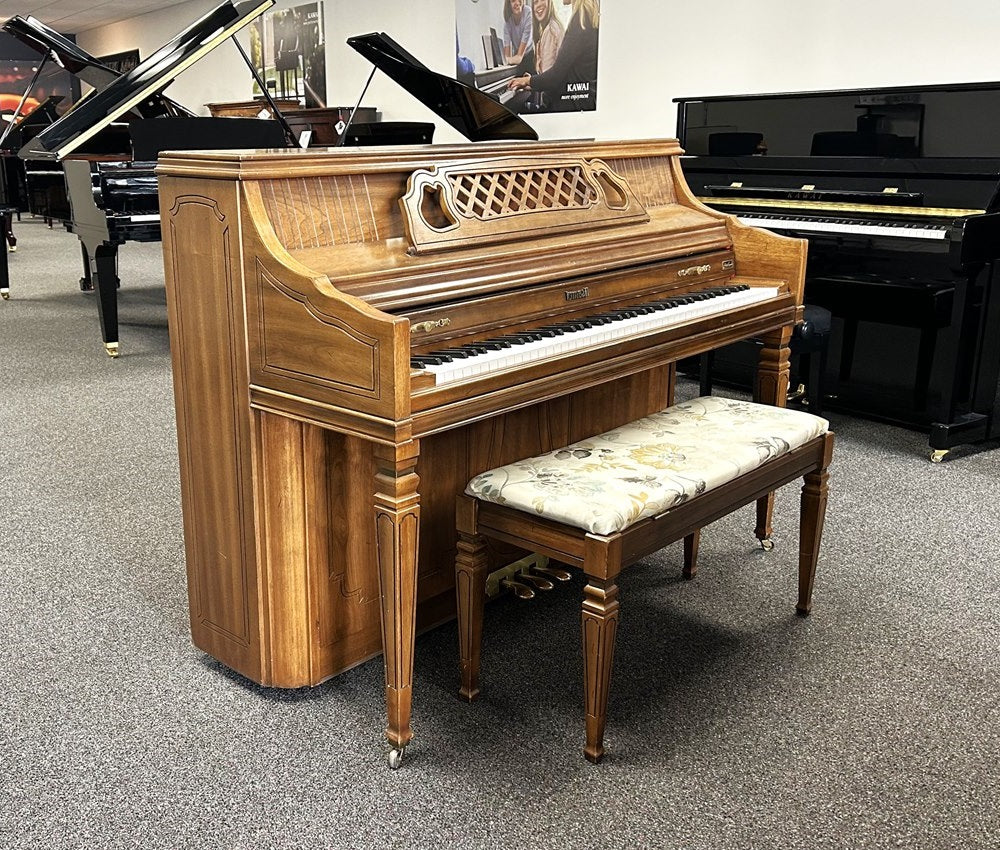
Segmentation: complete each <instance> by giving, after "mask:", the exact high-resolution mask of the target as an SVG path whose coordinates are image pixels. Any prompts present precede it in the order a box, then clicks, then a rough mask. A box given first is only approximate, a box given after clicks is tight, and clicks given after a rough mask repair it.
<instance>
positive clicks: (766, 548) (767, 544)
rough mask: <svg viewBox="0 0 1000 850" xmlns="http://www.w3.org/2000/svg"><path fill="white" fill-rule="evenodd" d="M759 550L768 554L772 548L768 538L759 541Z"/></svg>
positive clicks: (772, 542) (772, 544) (771, 542)
mask: <svg viewBox="0 0 1000 850" xmlns="http://www.w3.org/2000/svg"><path fill="white" fill-rule="evenodd" d="M760 548H761V549H763V550H764V551H765V552H770V551H771V550H772V549H773V548H774V541H773V540H772V539H771V538H770V537H765V538H764V539H763V540H761V541H760Z"/></svg>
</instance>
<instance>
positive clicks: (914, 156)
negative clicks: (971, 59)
mask: <svg viewBox="0 0 1000 850" xmlns="http://www.w3.org/2000/svg"><path fill="white" fill-rule="evenodd" d="M676 102H677V103H678V113H677V134H678V138H679V139H680V140H681V144H682V146H683V147H684V148H685V150H686V152H687V154H688V156H687V157H685V159H684V172H685V175H686V176H687V179H688V182H689V184H690V185H691V187H692V189H693V190H694V191H695V193H696V194H697V195H699V196H700V198H701V200H703V201H704V202H705V203H707V204H709V205H711V206H712V207H715V208H716V209H720V210H723V211H725V212H728V213H732V214H735V215H737V216H738V217H739V218H740V220H741V221H743V222H745V223H747V224H752V225H755V226H758V227H767V228H770V229H772V230H775V231H777V232H779V233H786V234H793V235H797V236H803V237H806V238H808V240H809V246H810V247H809V264H808V274H807V279H806V290H805V299H806V302H807V303H809V304H816V305H819V306H822V307H826V308H828V309H829V310H830V311H831V313H832V314H833V316H834V328H833V335H832V339H831V350H830V358H829V363H830V367H829V369H828V374H826V375H825V376H824V386H825V388H826V392H828V393H829V397H828V399H827V400H826V401H825V403H828V404H829V406H830V407H831V408H833V409H840V410H843V411H845V412H850V413H856V414H859V415H863V416H868V417H871V418H877V419H882V420H885V421H890V422H894V423H897V424H901V425H904V426H907V427H912V428H918V429H921V430H926V431H928V432H929V434H930V447H931V449H932V450H933V452H932V459H934V460H940V459H941V458H943V457H944V454H945V453H946V452H947V451H948V450H950V449H951V448H953V447H954V446H957V445H960V444H966V443H975V442H979V441H983V440H989V439H994V438H997V437H1000V422H998V413H1000V411H998V408H1000V388H998V382H1000V377H998V372H1000V342H998V341H997V339H996V334H995V332H994V333H992V334H991V332H990V329H991V328H992V329H995V328H997V327H1000V295H998V291H997V290H998V287H997V285H996V279H995V275H996V268H995V266H996V260H997V258H998V256H1000V213H998V211H997V210H998V197H997V191H998V185H997V182H998V174H1000V126H997V125H1000V83H970V84H962V85H935V86H922V87H900V88H888V89H857V90H842V91H826V92H805V93H789V94H769V95H744V96H733V97H699V98H678V99H677V100H676ZM748 354H749V352H741V351H739V350H732V351H730V352H729V353H728V359H727V358H725V357H723V358H720V359H719V360H717V370H718V371H717V374H716V378H721V379H726V378H730V379H733V380H737V381H741V380H745V364H746V363H748V362H749V360H748Z"/></svg>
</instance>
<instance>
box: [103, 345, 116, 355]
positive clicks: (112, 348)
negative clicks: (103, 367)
mask: <svg viewBox="0 0 1000 850" xmlns="http://www.w3.org/2000/svg"><path fill="white" fill-rule="evenodd" d="M104 350H105V351H106V352H108V357H117V356H118V343H117V342H106V343H104Z"/></svg>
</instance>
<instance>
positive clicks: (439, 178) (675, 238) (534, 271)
mask: <svg viewBox="0 0 1000 850" xmlns="http://www.w3.org/2000/svg"><path fill="white" fill-rule="evenodd" d="M680 153H681V150H680V148H679V147H678V145H677V143H676V142H675V141H673V140H665V141H635V142H546V143H539V142H495V143H489V142H487V143H482V144H477V145H450V146H448V145H440V146H416V147H387V148H354V149H348V148H340V149H329V150H324V151H312V150H299V151H257V152H247V151H242V152H241V151H228V152H226V151H214V152H194V151H187V152H172V153H165V154H162V155H161V157H160V161H159V165H158V167H157V174H158V180H159V192H160V211H161V214H162V216H163V219H162V221H163V250H164V263H165V268H166V285H167V297H168V311H169V323H170V343H171V355H172V362H173V378H174V390H175V397H176V407H177V430H178V441H179V451H180V470H181V488H182V500H183V512H184V533H185V546H186V557H187V569H188V589H189V595H190V615H191V629H192V634H193V638H194V642H195V644H196V645H197V646H198V647H200V648H201V649H202V650H204V651H205V652H207V653H209V654H210V655H212V656H214V657H215V658H217V659H219V660H220V661H222V662H223V663H224V664H226V665H228V666H229V667H231V668H232V669H234V670H237V671H239V672H240V673H242V674H243V675H245V676H247V677H248V678H250V679H252V680H254V681H256V682H259V683H261V684H264V685H269V686H275V687H281V688H295V687H301V686H305V685H314V684H317V683H319V682H322V681H323V680H325V679H327V678H329V677H331V676H333V675H335V674H336V673H338V672H340V671H342V670H345V669H347V668H349V667H351V666H353V665H356V664H358V663H360V662H362V661H364V660H365V659H367V658H370V657H372V656H374V655H377V654H378V653H379V652H383V653H384V658H385V673H386V701H387V711H388V718H389V721H388V728H387V737H388V739H389V741H390V743H391V745H392V747H393V748H394V754H396V755H397V756H398V755H399V754H400V752H401V750H402V748H403V747H404V746H405V745H406V743H407V741H408V740H409V739H410V737H411V730H410V701H411V685H412V675H413V648H414V634H415V630H417V629H419V628H422V627H424V626H429V625H432V624H434V623H436V622H440V621H442V620H444V619H446V618H448V617H450V616H452V614H453V610H454V609H453V605H454V602H453V599H454V591H453V581H454V579H453V569H452V563H453V558H454V555H455V546H456V543H455V531H454V505H455V496H456V494H457V493H458V492H459V491H460V490H462V489H463V488H464V486H465V483H466V482H467V480H468V479H469V478H470V477H471V476H472V475H474V474H476V473H478V472H481V471H483V470H485V469H487V468H490V467H492V466H496V465H498V464H501V463H506V462H510V461H513V460H514V459H516V458H518V457H525V456H528V455H531V454H536V453H539V452H542V451H545V450H547V449H550V448H554V447H556V446H558V445H562V444H566V443H567V442H570V441H572V440H575V439H579V438H582V437H584V436H585V435H588V434H592V433H597V432H599V431H601V430H604V429H609V428H612V427H615V426H617V425H620V424H622V423H624V422H627V421H629V420H631V419H634V418H636V417H639V416H642V415H645V414H647V413H649V412H651V411H654V410H657V409H660V408H662V407H663V406H664V405H666V404H668V403H669V402H671V400H672V398H671V396H672V387H673V382H672V380H673V374H674V372H673V369H674V367H673V365H672V364H673V363H674V362H675V361H676V360H677V359H678V358H680V357H684V356H689V355H695V354H698V353H701V352H704V351H707V350H709V349H712V348H714V347H717V346H720V345H725V344H727V343H731V342H734V341H736V340H739V339H744V338H749V337H756V338H760V339H762V340H763V341H764V345H763V348H762V351H761V365H760V369H759V383H758V395H759V397H760V398H761V399H763V400H765V401H770V402H773V403H776V404H783V402H784V398H785V393H786V391H787V387H788V347H787V346H788V341H789V339H790V336H791V331H792V327H793V326H794V323H795V322H796V321H798V320H799V319H800V316H801V303H802V281H803V275H804V269H805V243H804V242H803V241H802V240H798V239H790V238H787V237H782V236H777V235H774V234H771V233H768V232H766V231H764V230H760V229H756V228H751V227H747V226H745V225H742V224H740V223H739V222H738V221H737V220H736V219H735V218H734V217H731V216H726V215H723V214H721V213H718V212H716V211H714V210H710V209H709V208H707V207H705V206H703V205H702V204H701V203H700V202H699V201H697V200H696V199H695V198H694V197H693V196H692V194H691V193H690V192H689V190H688V188H687V186H686V184H685V182H684V178H683V176H682V174H681V171H680V161H679V159H680ZM761 513H762V514H764V513H766V512H765V511H761ZM767 518H768V517H767V516H759V517H758V521H759V522H766V521H767ZM507 554H509V553H507ZM503 555H504V553H497V557H498V558H502V557H503ZM397 761H398V759H397Z"/></svg>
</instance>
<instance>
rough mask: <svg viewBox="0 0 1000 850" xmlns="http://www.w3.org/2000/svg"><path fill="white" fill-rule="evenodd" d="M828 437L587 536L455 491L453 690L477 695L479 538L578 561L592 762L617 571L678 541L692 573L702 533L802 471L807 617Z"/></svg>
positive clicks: (599, 752) (802, 596)
mask: <svg viewBox="0 0 1000 850" xmlns="http://www.w3.org/2000/svg"><path fill="white" fill-rule="evenodd" d="M833 442H834V437H833V434H832V433H827V434H824V435H822V436H820V437H816V438H815V439H813V440H811V441H810V442H808V443H806V444H805V445H803V446H800V447H799V448H797V449H794V450H793V451H791V452H789V453H788V454H785V455H782V456H780V457H778V458H775V459H773V460H770V461H768V462H767V463H765V464H763V465H762V466H759V467H757V468H756V469H754V470H751V471H750V472H747V473H745V474H743V475H741V476H740V477H738V478H736V479H733V480H732V481H729V482H727V483H725V484H722V485H721V486H718V487H716V488H714V489H712V490H709V491H708V492H707V493H704V494H702V495H700V496H696V497H694V498H692V499H690V500H689V501H687V502H682V503H681V504H679V505H676V506H675V507H673V508H671V509H670V510H668V511H667V512H665V513H663V514H660V515H659V516H655V517H650V518H648V519H644V520H641V521H639V522H637V523H635V524H634V525H631V526H629V527H628V528H626V529H625V530H624V531H621V532H618V533H616V534H610V535H601V534H591V533H588V532H586V531H584V530H582V529H580V528H576V527H574V526H569V525H563V524H562V523H559V522H555V521H553V520H550V519H547V518H545V517H541V516H537V515H534V514H528V513H525V512H523V511H519V510H515V509H513V508H509V507H505V506H503V505H499V504H496V503H493V502H479V501H477V500H476V499H474V498H473V497H471V496H467V495H464V494H462V495H460V496H459V497H458V508H457V511H456V521H457V525H458V533H459V535H460V538H461V540H462V554H461V555H460V556H459V558H458V559H457V560H456V562H455V569H456V574H457V575H458V576H459V577H460V578H459V579H458V580H459V582H460V586H461V587H462V590H461V592H460V593H459V594H458V606H459V611H458V617H459V622H460V624H461V635H462V646H461V659H462V664H461V673H462V687H461V690H460V693H461V695H462V696H468V695H469V694H470V693H471V694H472V695H473V696H475V695H477V694H478V693H479V663H480V655H481V647H480V642H481V640H482V632H483V628H482V616H483V599H482V598H481V596H480V597H476V596H475V595H474V594H477V593H479V587H478V586H477V584H476V582H475V581H471V582H467V581H465V580H464V576H465V575H467V574H468V573H469V572H470V570H471V571H476V570H482V569H483V566H482V555H481V553H482V551H483V550H484V549H485V548H486V546H487V542H488V541H490V540H500V541H504V542H506V543H511V544H514V545H517V546H519V547H522V548H523V549H525V550H527V551H531V552H537V553H539V554H544V555H548V556H549V557H551V558H555V559H556V560H559V561H561V562H562V563H565V564H567V565H569V566H572V567H577V568H579V569H581V570H583V572H584V574H585V575H586V577H587V585H586V587H585V588H584V594H583V603H582V609H581V627H582V641H583V680H584V704H585V711H584V715H585V724H584V726H585V736H586V743H585V745H584V750H583V752H584V756H585V757H586V758H587V759H588V760H589V761H591V762H595V763H596V762H599V761H600V760H601V759H602V758H603V756H604V729H605V725H606V721H607V706H608V692H609V688H610V680H611V667H612V661H613V659H614V647H615V637H616V634H617V631H618V619H619V608H620V606H619V603H618V583H617V582H618V576H619V574H620V573H621V571H622V570H623V569H625V568H626V567H628V566H630V565H632V564H635V563H636V562H638V561H639V560H641V559H642V558H644V557H646V556H647V555H649V554H651V553H652V552H655V551H656V550H658V549H662V548H663V547H664V546H667V545H668V544H670V543H673V542H674V541H676V540H680V539H682V538H683V539H684V571H683V574H684V576H685V577H686V578H691V577H692V576H693V575H694V574H695V572H696V569H697V565H696V563H695V558H696V557H697V545H698V537H699V534H700V529H702V528H703V527H704V526H706V525H709V524H710V523H712V522H714V521H715V520H717V519H720V518H721V517H723V516H725V515H727V514H730V513H732V512H733V511H735V510H738V509H739V508H741V507H743V506H744V505H747V504H749V503H750V502H753V501H757V502H758V504H760V500H762V499H764V498H765V497H766V494H768V493H772V492H773V491H774V490H775V489H777V488H778V487H781V486H783V485H784V484H787V483H789V482H790V481H794V480H795V479H796V478H800V477H802V478H804V479H805V484H804V486H803V489H802V498H801V510H800V528H799V567H798V571H799V578H798V600H797V602H796V611H797V612H798V613H799V615H801V616H805V615H806V614H808V613H809V611H810V609H811V607H812V588H813V579H814V576H815V573H816V564H817V561H818V559H819V547H820V540H821V537H822V533H823V521H824V517H825V514H826V504H827V494H828V477H829V473H828V471H827V468H828V467H829V465H830V462H831V460H832V458H833ZM599 474H600V473H599Z"/></svg>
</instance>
